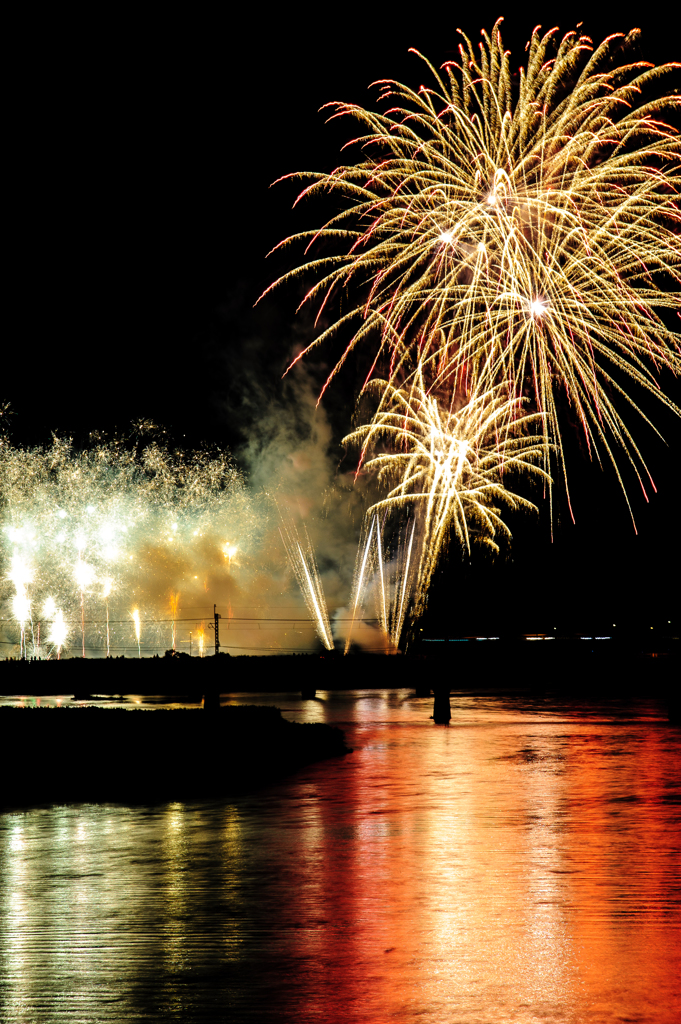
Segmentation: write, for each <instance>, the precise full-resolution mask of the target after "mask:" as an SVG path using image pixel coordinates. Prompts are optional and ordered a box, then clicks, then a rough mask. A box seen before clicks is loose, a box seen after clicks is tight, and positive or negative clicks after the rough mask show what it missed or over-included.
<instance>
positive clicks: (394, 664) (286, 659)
mask: <svg viewBox="0 0 681 1024" xmlns="http://www.w3.org/2000/svg"><path fill="white" fill-rule="evenodd" d="M680 681H681V657H680V653H679V643H678V642H677V641H670V642H669V643H668V644H667V645H666V646H664V647H662V648H661V649H659V650H656V651H646V650H645V649H642V648H641V647H640V646H639V645H636V644H631V645H627V644H625V643H622V642H617V643H616V642H614V641H602V642H600V643H599V642H594V643H591V644H590V643H588V642H581V643H579V642H570V641H565V642H563V641H560V640H559V641H554V642H553V643H546V642H545V643H529V642H526V641H525V642H522V641H516V642H513V641H500V642H497V643H494V642H478V643H475V642H468V643H454V642H449V643H446V644H444V645H443V648H442V649H441V650H439V651H437V652H433V653H425V654H424V653H418V654H408V655H396V656H385V655H375V654H361V653H360V654H352V655H350V656H349V657H347V658H345V657H343V656H342V654H340V653H339V652H330V653H329V652H325V653H323V654H309V655H268V656H265V657H256V656H250V657H249V656H241V657H238V658H237V657H234V658H233V657H229V656H228V655H226V654H218V655H211V656H207V657H205V658H202V659H201V658H189V657H187V656H179V657H171V656H166V657H160V658H159V657H152V658H141V659H138V658H123V657H121V658H79V657H74V658H68V659H62V660H61V661H53V660H50V661H0V694H5V695H14V694H17V693H27V694H28V693H31V694H35V695H39V694H42V695H48V694H55V693H77V694H83V695H85V694H91V693H107V694H116V693H135V694H149V695H152V694H168V695H173V694H178V695H183V696H191V695H194V696H195V699H196V701H197V702H199V701H200V700H201V698H202V697H203V696H204V695H212V696H213V698H215V696H216V695H217V694H220V693H222V694H229V693H249V692H251V693H284V692H288V693H296V692H297V693H301V692H303V693H314V691H316V690H347V689H404V688H412V689H415V690H417V691H419V690H420V691H423V692H424V695H425V694H427V693H428V692H429V690H430V689H433V688H435V687H437V688H443V687H448V688H450V689H452V690H453V689H457V688H461V687H465V688H466V689H476V688H483V689H486V688H489V687H499V686H501V687H504V688H506V687H511V688H517V687H520V688H523V689H530V690H536V691H553V690H557V691H563V692H571V693H577V692H580V693H584V694H588V693H590V692H594V693H597V692H598V693H608V692H637V693H641V692H644V693H648V692H650V693H653V692H654V693H657V694H659V695H662V696H667V695H670V696H671V695H678V690H679V686H680Z"/></svg>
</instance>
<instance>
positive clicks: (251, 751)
mask: <svg viewBox="0 0 681 1024" xmlns="http://www.w3.org/2000/svg"><path fill="white" fill-rule="evenodd" d="M346 753H349V749H348V747H347V746H346V745H345V738H344V736H343V733H342V732H341V730H340V729H336V728H334V727H332V726H329V725H324V724H301V723H297V722H289V721H287V720H286V719H284V718H282V716H281V712H280V711H279V709H278V708H275V707H262V706H258V707H254V706H249V705H240V706H236V707H225V708H220V709H219V710H216V711H214V712H206V711H203V710H201V709H186V710H173V711H171V710H163V709H154V710H153V712H152V711H151V710H150V711H149V712H147V711H145V710H143V709H140V710H135V711H132V712H131V711H129V710H125V709H122V708H93V707H77V706H71V707H61V708H15V707H0V770H1V771H2V778H3V792H2V797H1V798H0V810H1V811H12V810H21V809H25V808H28V807H36V806H41V805H45V804H54V803H57V804H59V803H128V804H130V803H133V804H140V803H158V802H166V801H169V800H196V799H202V798H210V797H229V796H234V795H237V794H239V793H244V792H247V791H250V790H252V789H256V788H258V787H259V786H263V785H266V784H267V783H270V782H273V781H276V780H277V779H279V778H282V777H284V776H286V775H289V774H290V773H292V772H295V771H297V770H298V769H300V768H302V767H304V766H305V765H308V764H312V763H314V762H316V761H320V760H323V759H325V758H328V757H337V756H339V755H342V754H346Z"/></svg>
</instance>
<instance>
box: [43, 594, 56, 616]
mask: <svg viewBox="0 0 681 1024" xmlns="http://www.w3.org/2000/svg"><path fill="white" fill-rule="evenodd" d="M56 611H57V606H56V604H55V603H54V598H53V597H48V599H47V600H46V601H45V604H44V605H43V616H44V617H45V618H46V619H53V618H54V614H55V612H56Z"/></svg>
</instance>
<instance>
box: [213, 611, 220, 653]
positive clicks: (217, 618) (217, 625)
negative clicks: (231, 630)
mask: <svg viewBox="0 0 681 1024" xmlns="http://www.w3.org/2000/svg"><path fill="white" fill-rule="evenodd" d="M220 619H221V616H220V615H218V613H217V605H213V622H214V626H213V628H214V630H215V653H216V654H219V653H220Z"/></svg>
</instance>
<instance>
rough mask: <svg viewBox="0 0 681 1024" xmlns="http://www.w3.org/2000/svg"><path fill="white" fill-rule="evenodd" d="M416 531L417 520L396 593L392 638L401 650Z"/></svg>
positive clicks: (414, 523)
mask: <svg viewBox="0 0 681 1024" xmlns="http://www.w3.org/2000/svg"><path fill="white" fill-rule="evenodd" d="M415 530H416V519H414V522H413V523H412V527H411V534H410V536H409V544H408V546H407V553H406V559H405V564H404V567H403V569H402V572H401V574H400V575H398V577H397V580H396V583H397V588H396V593H399V606H398V605H396V606H395V607H396V613H395V614H394V615H393V617H392V622H391V629H390V636H391V639H392V642H393V644H394V645H395V647H396V648H399V645H400V640H401V638H402V628H403V626H404V617H405V614H406V611H407V606H406V604H405V599H406V597H407V593H408V588H409V583H410V575H409V569H410V566H411V551H412V547H413V544H414V532H415Z"/></svg>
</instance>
